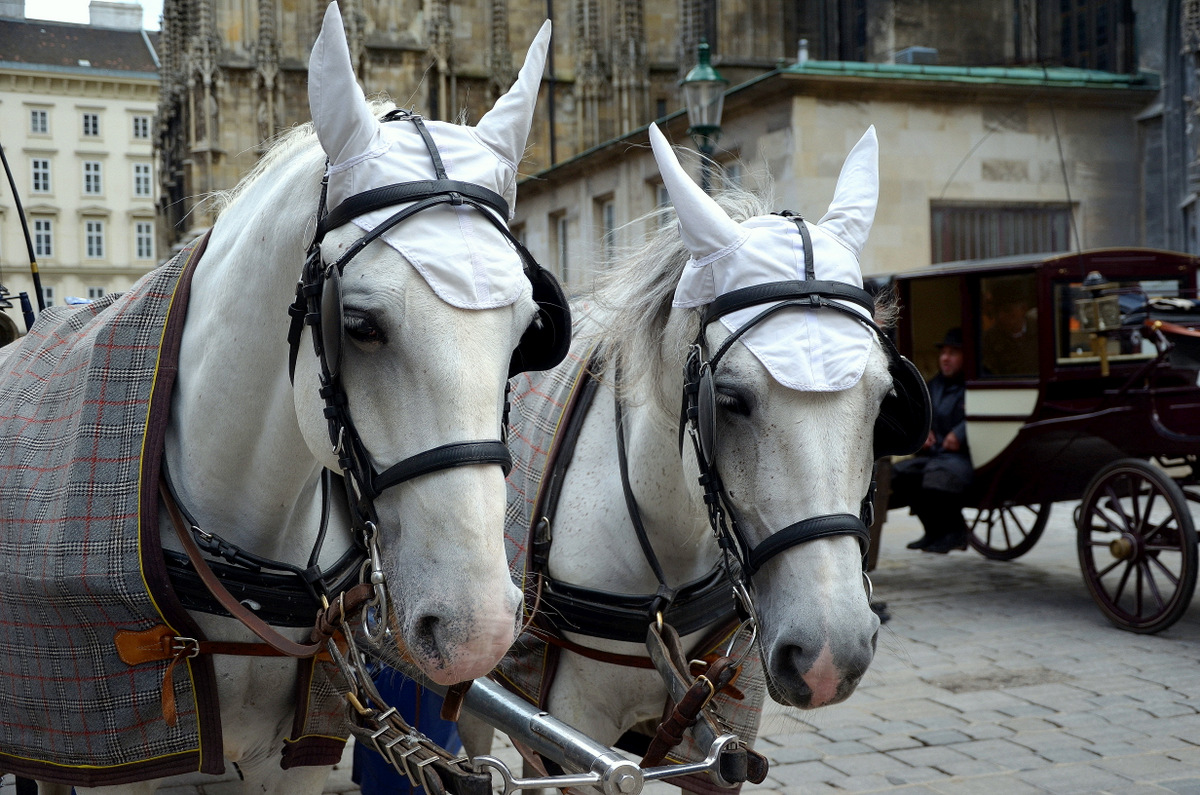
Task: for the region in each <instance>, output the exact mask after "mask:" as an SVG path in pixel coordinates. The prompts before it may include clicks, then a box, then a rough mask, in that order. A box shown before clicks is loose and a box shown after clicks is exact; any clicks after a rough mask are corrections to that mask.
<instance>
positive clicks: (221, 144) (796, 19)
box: [158, 0, 1131, 242]
mask: <svg viewBox="0 0 1200 795" xmlns="http://www.w3.org/2000/svg"><path fill="white" fill-rule="evenodd" d="M326 2H327V0H166V1H165V4H164V8H163V30H162V87H163V90H162V99H161V102H160V105H159V128H158V129H159V132H158V143H159V147H160V158H161V175H162V180H163V183H162V187H163V200H162V212H163V218H164V221H165V222H166V223H165V224H164V228H165V229H167V230H168V233H169V235H170V236H171V238H172V239H171V240H169V241H166V242H175V240H176V239H178V238H179V237H180V236H183V235H186V234H189V232H194V231H196V230H197V229H202V228H204V227H206V226H208V225H209V224H210V223H211V221H212V219H211V217H210V216H209V215H208V213H207V210H206V208H205V207H204V206H203V203H202V202H201V201H200V199H201V198H202V197H203V196H204V195H205V194H207V193H210V192H212V191H216V190H223V189H227V188H230V187H232V186H233V185H234V184H236V182H237V181H238V179H240V177H241V176H242V175H244V174H245V173H246V172H247V171H248V170H249V169H250V168H251V167H252V166H253V164H254V163H255V161H256V160H257V158H258V156H259V154H260V153H261V151H262V142H263V141H266V140H269V139H270V138H271V137H272V136H273V135H275V134H276V133H278V132H279V131H281V130H283V129H285V128H287V127H290V126H292V125H294V124H297V123H300V122H303V121H306V120H307V119H308V108H307V100H306V94H305V86H306V80H307V75H306V71H305V67H306V63H307V59H308V52H309V49H310V47H311V46H312V42H313V40H314V39H315V37H316V34H317V30H318V28H319V23H320V19H321V15H322V13H323V12H324V8H325V5H326ZM1130 2H1131V0H1082V2H1076V3H1073V4H1069V7H1068V10H1067V11H1063V12H1060V13H1057V14H1050V13H1048V12H1046V11H1045V9H1044V8H1043V7H1049V6H1054V7H1055V8H1057V7H1058V5H1059V4H1047V3H1045V2H1037V0H936V2H935V1H934V0H796V1H795V2H779V0H339V5H340V6H341V9H342V13H343V16H344V18H345V20H346V27H347V34H348V36H349V39H350V45H351V51H352V53H353V58H354V63H355V68H356V70H357V72H358V74H359V77H360V79H361V81H362V83H363V84H364V86H365V87H366V89H367V92H368V94H375V93H384V94H387V95H388V96H390V97H391V98H392V99H394V100H395V101H396V102H397V103H398V104H400V105H402V106H406V107H415V108H416V109H417V110H418V111H419V112H421V113H423V114H425V115H427V116H429V117H432V118H441V119H460V118H461V119H464V120H466V121H468V122H471V121H473V120H475V119H477V118H478V117H479V116H480V114H481V113H482V112H483V110H484V109H486V108H487V107H489V106H490V105H491V103H492V102H493V101H494V100H495V98H496V96H497V95H498V94H500V93H502V92H503V91H505V90H506V89H507V87H508V85H509V84H510V83H511V81H512V79H513V77H514V76H515V72H516V68H517V65H519V64H520V63H521V60H522V59H523V57H524V52H525V48H526V47H527V46H528V43H529V41H531V40H532V38H533V35H534V33H535V32H536V31H537V28H538V26H539V25H541V23H542V21H543V20H544V19H546V18H547V17H549V18H551V19H552V20H553V22H554V44H553V48H552V54H551V58H550V62H549V64H548V67H547V70H546V76H545V79H544V84H543V88H542V96H541V98H540V100H539V103H538V108H537V118H536V119H535V122H534V125H533V130H532V132H531V135H530V143H529V150H528V153H527V159H526V161H525V168H526V170H527V171H528V172H530V173H532V172H539V171H543V170H545V169H546V168H547V167H548V166H550V165H551V164H553V163H558V162H562V161H564V160H568V159H570V158H573V157H575V156H577V155H578V154H580V153H581V152H584V151H587V150H589V149H591V148H593V147H596V146H599V145H601V144H603V143H604V142H606V141H610V140H613V139H615V138H619V137H620V136H622V135H625V134H626V133H628V132H630V131H631V130H635V129H638V128H639V127H642V126H644V125H646V124H647V123H649V122H650V121H651V120H653V119H656V118H661V117H664V116H666V115H668V114H670V113H672V112H674V111H677V110H678V109H679V108H680V107H681V106H682V97H681V93H680V91H679V88H678V81H679V79H680V78H681V77H683V75H684V74H686V72H687V70H688V69H689V68H690V67H691V66H692V65H693V64H694V62H695V53H696V46H697V45H698V43H699V42H700V40H701V39H706V40H707V41H708V42H709V44H710V45H711V47H712V52H713V55H714V57H713V63H714V65H715V66H716V67H717V68H718V69H720V70H721V72H722V74H723V75H724V76H725V77H726V78H728V79H729V80H730V81H731V85H737V84H739V83H742V82H744V81H746V80H750V79H752V78H755V77H757V76H759V75H762V74H766V73H768V72H770V71H771V70H773V69H775V68H776V67H777V66H779V65H781V64H788V63H793V62H795V61H796V60H797V58H798V52H799V49H800V47H801V44H800V42H801V40H803V41H804V45H803V46H804V47H805V48H807V51H808V53H809V55H810V56H811V57H812V58H814V59H820V60H843V61H870V62H880V63H882V62H891V61H893V60H896V59H897V58H899V59H901V60H915V61H922V60H925V61H928V60H929V59H930V58H933V59H936V61H937V62H938V63H941V64H952V65H966V66H971V65H1013V64H1021V63H1034V62H1038V63H1040V62H1045V63H1049V64H1052V65H1053V64H1062V63H1068V64H1070V63H1072V62H1073V61H1072V59H1074V60H1075V61H1079V60H1080V59H1081V58H1083V59H1085V60H1086V58H1088V57H1091V53H1092V52H1093V51H1097V52H1099V51H1103V52H1104V53H1108V54H1107V55H1105V56H1104V57H1105V58H1107V59H1108V62H1111V63H1110V65H1107V66H1100V67H1099V68H1104V69H1116V70H1118V71H1120V69H1121V68H1123V67H1121V65H1120V64H1122V63H1126V62H1127V61H1128V52H1127V48H1126V47H1125V46H1124V43H1123V42H1124V41H1125V38H1124V37H1125V34H1126V32H1127V31H1126V22H1127V21H1128V20H1127V19H1126V17H1127V14H1126V13H1125V12H1126V9H1127V8H1128V7H1129V4H1130ZM1101 7H1103V8H1104V9H1105V10H1104V11H1103V14H1101V12H1100V10H1099V9H1100V8H1101ZM1080 15H1082V16H1080ZM1076 17H1080V18H1082V19H1083V20H1084V22H1085V23H1086V24H1084V25H1082V26H1081V25H1080V24H1078V20H1077V19H1076ZM1105 20H1107V21H1106V22H1104V24H1103V25H1101V24H1099V23H1100V22H1102V21H1105ZM1064 27H1065V28H1066V29H1067V30H1068V33H1069V35H1067V36H1066V37H1065V38H1064V36H1063V35H1062V33H1061V29H1063V28H1064ZM1076 33H1078V34H1079V35H1078V36H1076V39H1078V42H1077V43H1080V44H1082V45H1083V47H1082V49H1080V47H1078V46H1075V47H1074V49H1072V46H1074V45H1072V41H1075V39H1072V38H1071V37H1072V36H1075V34H1076ZM1098 41H1099V42H1100V43H1099V44H1098V43H1097V42H1098ZM1064 47H1065V49H1064ZM1081 53H1082V55H1081ZM1076 65H1081V66H1093V67H1095V66H1097V65H1096V64H1093V63H1086V62H1084V63H1077V64H1076Z"/></svg>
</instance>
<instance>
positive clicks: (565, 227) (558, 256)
mask: <svg viewBox="0 0 1200 795" xmlns="http://www.w3.org/2000/svg"><path fill="white" fill-rule="evenodd" d="M570 231H571V228H570V224H569V222H568V221H567V213H566V211H565V210H562V211H560V212H557V213H555V214H553V215H551V216H550V248H551V250H552V251H553V252H554V266H555V270H556V271H557V272H558V278H559V279H561V280H562V282H563V283H564V284H566V282H567V279H568V277H569V276H570V271H571V258H570V248H569V247H568V240H567V237H568V235H569V234H570Z"/></svg>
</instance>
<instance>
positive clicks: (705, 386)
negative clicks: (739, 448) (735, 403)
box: [696, 364, 717, 467]
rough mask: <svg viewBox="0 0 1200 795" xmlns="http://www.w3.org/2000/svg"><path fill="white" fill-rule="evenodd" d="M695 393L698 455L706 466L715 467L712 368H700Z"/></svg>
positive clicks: (714, 394) (715, 391)
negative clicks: (698, 441) (698, 438)
mask: <svg viewBox="0 0 1200 795" xmlns="http://www.w3.org/2000/svg"><path fill="white" fill-rule="evenodd" d="M698 387H699V389H698V391H697V393H696V433H697V434H698V435H699V436H700V453H701V455H703V456H704V463H705V464H707V465H708V466H710V467H711V466H715V465H716V456H717V449H716V445H717V386H716V384H715V383H714V382H713V373H712V368H710V367H709V366H708V365H707V364H703V365H701V367H700V383H699V385H698Z"/></svg>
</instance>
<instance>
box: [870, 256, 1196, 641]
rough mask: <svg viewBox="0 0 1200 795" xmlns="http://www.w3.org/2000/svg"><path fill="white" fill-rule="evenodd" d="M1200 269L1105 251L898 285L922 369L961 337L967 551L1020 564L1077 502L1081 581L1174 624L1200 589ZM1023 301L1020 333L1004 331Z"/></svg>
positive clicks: (1128, 611) (1139, 628)
mask: <svg viewBox="0 0 1200 795" xmlns="http://www.w3.org/2000/svg"><path fill="white" fill-rule="evenodd" d="M1198 264H1200V260H1198V259H1197V258H1196V257H1193V256H1189V255H1185V254H1180V253H1177V252H1170V251H1160V250H1153V249H1134V248H1131V249H1103V250H1094V251H1085V252H1082V253H1078V254H1066V255H1058V256H1044V255H1042V256H1028V257H1013V258H1007V259H1002V260H990V261H986V262H977V263H955V264H952V265H946V266H940V267H934V268H929V269H924V270H922V271H920V272H913V273H905V274H901V275H897V276H895V277H894V280H893V284H894V286H895V289H896V291H897V293H898V296H899V299H900V303H901V307H902V309H901V314H902V316H901V319H900V322H899V325H898V328H897V335H898V339H897V343H898V346H899V348H900V350H901V351H903V352H904V353H905V354H906V355H908V356H909V357H910V358H911V359H912V360H913V361H914V362H915V363H916V364H917V365H918V367H919V368H920V369H921V371H922V372H923V373H925V374H927V375H931V374H933V373H935V372H936V371H937V360H936V356H937V343H938V342H939V341H940V340H942V338H943V335H944V334H945V333H946V331H947V330H948V329H950V328H953V327H960V328H961V329H962V331H963V343H964V345H963V353H964V370H965V373H966V378H967V384H966V386H967V389H966V419H967V425H968V439H969V445H970V453H971V462H972V464H973V466H974V468H975V477H974V481H973V483H972V485H971V487H970V489H969V492H968V494H967V505H968V506H969V507H968V508H967V509H966V511H965V513H966V516H965V518H966V523H967V526H968V528H969V529H970V535H969V538H968V542H969V544H970V546H971V547H972V548H974V549H975V550H976V551H978V552H979V553H980V554H982V555H984V556H985V557H987V558H990V559H993V560H1012V559H1014V558H1017V557H1019V556H1021V555H1024V554H1025V553H1026V552H1028V551H1029V550H1030V549H1032V548H1033V546H1034V545H1035V544H1036V543H1037V541H1038V539H1039V538H1040V537H1041V535H1042V533H1043V531H1044V530H1045V528H1046V522H1047V520H1048V518H1049V515H1050V511H1051V506H1052V505H1053V503H1055V502H1060V501H1066V500H1080V503H1079V506H1078V507H1077V508H1076V509H1075V517H1074V518H1075V524H1076V527H1077V546H1078V552H1079V560H1080V568H1081V570H1082V573H1083V577H1084V579H1085V582H1086V583H1087V586H1088V589H1089V591H1090V592H1091V594H1092V596H1093V598H1094V599H1095V601H1096V603H1097V604H1098V605H1099V607H1100V609H1101V610H1102V611H1103V613H1104V614H1105V616H1107V617H1108V619H1109V620H1110V621H1112V622H1113V623H1114V624H1116V625H1117V626H1118V627H1120V628H1122V629H1127V630H1130V631H1133V632H1139V633H1153V632H1158V631H1160V630H1163V629H1165V628H1167V627H1169V626H1171V624H1173V623H1174V622H1175V621H1177V620H1178V619H1179V618H1180V617H1181V616H1182V615H1183V614H1184V612H1185V611H1186V610H1187V608H1188V605H1189V603H1190V600H1191V597H1192V593H1193V591H1194V589H1195V584H1196V570H1197V542H1196V531H1195V529H1194V527H1193V520H1192V517H1191V514H1190V512H1189V509H1188V503H1189V501H1200V471H1198V470H1197V456H1198V454H1200V331H1198V330H1197V329H1200V303H1198V302H1196V301H1195V296H1196V287H1197V285H1196V278H1197V275H1196V268H1197V265H1198ZM1006 307H1007V310H1006ZM1013 307H1016V312H1017V313H1018V315H1019V317H1020V320H1021V321H1023V323H1022V328H1021V330H1020V331H1019V332H1016V333H1015V334H1009V335H1001V334H1000V331H1001V326H1002V324H1003V323H1004V322H1005V320H1004V313H1005V312H1006V311H1009V310H1012V308H1013ZM1000 336H1007V337H1008V340H1007V341H1005V342H1000V343H998V342H997V340H998V339H999V337H1000ZM997 344H1000V345H1002V346H1005V345H1006V346H1007V347H1008V349H1007V350H1003V351H997V350H996V346H997ZM1016 346H1019V347H1021V348H1023V352H1020V351H1017V350H1015V349H1014V347H1016ZM884 468H885V469H886V467H884ZM884 477H886V473H885V474H884ZM893 507H897V506H896V505H893ZM881 513H882V512H881Z"/></svg>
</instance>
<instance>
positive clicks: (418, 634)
mask: <svg viewBox="0 0 1200 795" xmlns="http://www.w3.org/2000/svg"><path fill="white" fill-rule="evenodd" d="M440 623H441V620H440V619H439V618H438V617H437V616H432V615H431V616H421V617H420V618H418V619H417V620H416V621H414V622H413V626H412V642H413V644H414V645H416V646H417V647H418V649H419V650H420V651H421V652H422V654H423V655H424V656H425V657H427V658H430V659H435V660H442V659H443V657H442V650H441V647H440V645H439V643H438V626H439V624H440Z"/></svg>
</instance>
